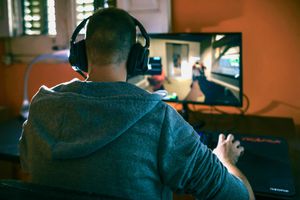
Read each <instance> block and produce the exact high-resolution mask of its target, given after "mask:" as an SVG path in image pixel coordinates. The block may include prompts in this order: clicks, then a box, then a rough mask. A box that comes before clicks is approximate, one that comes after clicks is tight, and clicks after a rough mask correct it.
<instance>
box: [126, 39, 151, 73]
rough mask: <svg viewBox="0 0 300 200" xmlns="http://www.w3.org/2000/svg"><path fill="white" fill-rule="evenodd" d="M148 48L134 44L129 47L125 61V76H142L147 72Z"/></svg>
mask: <svg viewBox="0 0 300 200" xmlns="http://www.w3.org/2000/svg"><path fill="white" fill-rule="evenodd" d="M148 57H149V50H148V48H145V47H143V46H142V45H141V44H140V43H136V44H134V45H133V46H132V47H131V50H130V52H129V56H128V59H127V74H128V75H129V76H133V75H138V74H143V73H145V72H146V71H147V70H148Z"/></svg>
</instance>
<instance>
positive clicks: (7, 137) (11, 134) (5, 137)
mask: <svg viewBox="0 0 300 200" xmlns="http://www.w3.org/2000/svg"><path fill="white" fill-rule="evenodd" d="M23 122H24V120H22V119H21V118H13V119H9V120H6V121H3V122H1V123H0V160H7V161H12V162H19V147H18V143H19V138H20V136H21V133H22V125H23Z"/></svg>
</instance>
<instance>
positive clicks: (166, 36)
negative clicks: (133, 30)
mask: <svg viewBox="0 0 300 200" xmlns="http://www.w3.org/2000/svg"><path fill="white" fill-rule="evenodd" d="M149 36H150V38H151V40H150V48H149V50H150V57H149V63H148V68H149V70H148V72H147V73H146V74H145V75H144V76H143V77H140V78H139V81H137V82H136V83H137V85H138V86H140V87H142V88H143V89H146V90H149V91H151V92H152V91H156V90H161V89H163V90H166V91H167V92H168V95H167V96H166V97H165V98H164V100H165V101H173V102H187V103H196V104H206V105H231V106H242V94H243V93H242V34H241V33H184V34H175V33H174V34H173V33H163V34H149Z"/></svg>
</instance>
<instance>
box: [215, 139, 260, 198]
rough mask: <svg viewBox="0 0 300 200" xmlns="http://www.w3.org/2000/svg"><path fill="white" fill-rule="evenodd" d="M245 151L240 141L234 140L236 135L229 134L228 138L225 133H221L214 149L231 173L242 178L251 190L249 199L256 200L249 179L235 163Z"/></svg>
mask: <svg viewBox="0 0 300 200" xmlns="http://www.w3.org/2000/svg"><path fill="white" fill-rule="evenodd" d="M243 152H244V147H242V146H240V141H238V140H236V141H234V137H233V135H232V134H229V135H228V136H227V138H226V137H225V135H224V134H220V135H219V141H218V145H217V147H216V148H215V149H214V150H213V153H214V154H215V155H216V156H217V157H218V158H219V160H220V161H221V162H222V164H223V165H224V166H225V167H226V168H227V170H228V171H229V173H231V174H232V175H234V176H236V177H238V178H240V179H241V180H242V181H243V183H244V184H245V186H246V188H247V190H248V192H249V199H250V200H254V199H255V196H254V193H253V190H252V187H251V185H250V183H249V181H248V180H247V178H246V176H245V175H244V174H243V173H242V172H241V171H240V170H239V169H238V168H237V167H236V165H235V164H236V163H237V161H238V159H239V157H240V156H241V154H242V153H243Z"/></svg>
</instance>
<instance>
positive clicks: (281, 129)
mask: <svg viewBox="0 0 300 200" xmlns="http://www.w3.org/2000/svg"><path fill="white" fill-rule="evenodd" d="M189 117H190V119H189V122H190V123H191V124H195V123H199V122H200V121H203V122H204V123H205V124H204V126H203V127H202V129H203V130H206V131H219V130H224V131H232V132H233V133H236V132H240V133H245V134H256V135H273V136H279V137H283V138H285V139H286V140H287V142H288V144H289V155H290V160H291V165H292V172H293V175H294V182H295V187H296V196H295V197H294V198H293V199H295V200H296V199H300V159H299V158H300V149H299V145H300V141H299V137H297V135H296V132H295V127H294V123H293V120H292V119H290V118H281V117H259V116H248V115H246V116H240V115H210V114H201V113H196V112H195V113H193V112H191V113H190V114H189ZM22 124H23V120H20V119H18V118H15V119H12V120H8V121H5V122H2V123H0V159H1V160H9V161H13V162H18V161H19V150H18V140H19V137H20V135H21V131H22Z"/></svg>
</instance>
